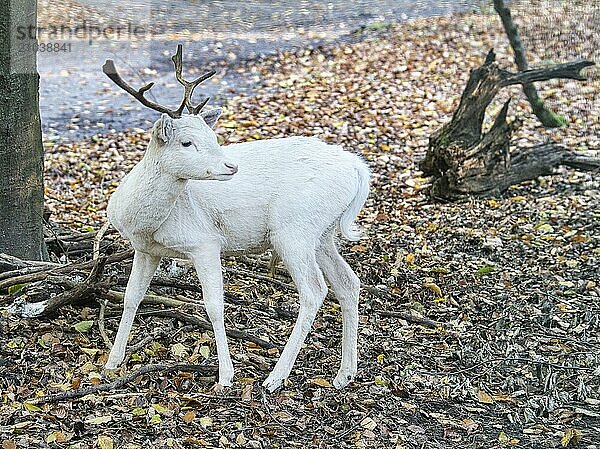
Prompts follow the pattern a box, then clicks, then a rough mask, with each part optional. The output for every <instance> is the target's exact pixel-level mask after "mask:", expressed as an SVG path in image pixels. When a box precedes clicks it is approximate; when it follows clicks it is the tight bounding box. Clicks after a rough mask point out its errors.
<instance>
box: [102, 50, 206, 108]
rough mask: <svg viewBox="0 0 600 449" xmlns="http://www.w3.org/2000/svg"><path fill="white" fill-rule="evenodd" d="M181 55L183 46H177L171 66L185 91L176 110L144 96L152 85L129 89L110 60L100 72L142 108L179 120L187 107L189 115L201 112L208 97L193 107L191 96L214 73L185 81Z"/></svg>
mask: <svg viewBox="0 0 600 449" xmlns="http://www.w3.org/2000/svg"><path fill="white" fill-rule="evenodd" d="M182 55H183V45H181V44H179V45H177V53H175V55H174V56H173V57H172V58H171V59H172V60H173V64H174V65H175V77H176V78H177V81H178V82H179V83H180V84H181V85H182V86H183V87H184V89H185V90H184V93H183V100H182V102H181V104H180V105H179V107H178V108H177V109H169V108H166V107H165V106H162V105H160V104H158V103H155V102H154V101H151V100H149V99H147V98H146V97H145V96H144V94H145V93H146V92H148V91H149V90H150V89H152V86H154V83H148V84H146V85H145V86H142V87H140V88H139V89H138V90H136V89H134V88H133V87H131V85H129V84H128V83H127V82H126V81H125V80H124V79H123V78H121V75H119V73H118V72H117V69H116V67H115V63H114V61H113V60H112V59H107V60H106V62H105V63H104V65H103V66H102V71H103V72H104V73H105V74H106V76H108V77H109V78H110V79H111V80H112V82H113V83H115V84H116V85H117V86H119V87H120V88H121V89H123V90H124V91H125V92H127V93H128V94H130V95H131V96H132V97H134V98H135V99H136V100H138V101H139V102H140V103H142V104H143V105H144V106H146V107H149V108H150V109H154V110H155V111H158V112H162V113H164V114H168V115H169V116H170V117H172V118H179V117H181V114H182V113H183V110H184V108H186V107H187V110H188V112H189V113H190V114H194V115H196V114H198V113H199V112H200V111H201V110H202V108H203V107H204V106H206V103H208V100H210V97H206V98H205V99H204V100H203V101H202V102H201V103H200V104H198V105H197V106H193V105H192V96H193V94H194V89H195V88H196V87H198V85H199V84H200V83H202V82H203V81H206V80H207V79H208V78H210V77H211V76H213V75H214V74H215V73H216V72H215V71H214V70H211V71H210V72H207V73H205V74H204V75H202V76H201V77H199V78H197V79H196V80H194V81H186V80H185V79H183V75H182V69H183V62H182V59H183V58H182Z"/></svg>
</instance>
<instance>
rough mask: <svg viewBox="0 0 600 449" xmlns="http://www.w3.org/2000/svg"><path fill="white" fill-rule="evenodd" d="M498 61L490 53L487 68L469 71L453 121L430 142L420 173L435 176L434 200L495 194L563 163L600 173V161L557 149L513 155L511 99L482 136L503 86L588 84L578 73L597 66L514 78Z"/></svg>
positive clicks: (542, 147) (520, 151)
mask: <svg viewBox="0 0 600 449" xmlns="http://www.w3.org/2000/svg"><path fill="white" fill-rule="evenodd" d="M495 59H496V55H495V54H494V52H493V51H490V52H489V53H488V55H487V58H486V60H485V63H484V64H483V65H482V66H481V67H479V68H478V69H475V70H472V71H471V76H470V77H469V81H468V82H467V86H466V87H465V90H464V92H463V94H462V97H461V99H460V103H459V105H458V108H457V110H456V112H455V113H454V115H453V117H452V120H451V121H450V123H448V124H446V125H444V126H443V127H442V128H441V129H439V130H438V131H436V132H435V133H434V134H432V135H431V136H430V138H429V149H428V151H427V154H426V156H425V159H424V160H423V161H422V162H421V169H422V170H423V172H424V173H425V174H426V175H432V176H433V177H434V179H433V183H432V187H431V190H430V194H431V196H432V197H434V198H437V199H444V200H452V199H456V198H459V197H462V196H464V195H474V196H487V195H494V194H497V193H500V192H502V191H504V190H506V189H507V188H508V187H509V186H511V185H513V184H517V183H519V182H522V181H524V180H527V179H535V178H537V177H538V176H541V175H547V174H551V173H552V170H553V169H554V168H555V167H557V166H558V165H561V164H564V165H569V166H572V167H576V168H580V169H598V168H600V159H596V158H591V157H585V156H581V155H578V154H576V153H573V152H571V151H569V150H567V149H566V148H563V147H561V146H559V145H555V144H545V145H540V146H537V147H532V148H517V149H515V150H513V151H511V150H510V139H511V136H512V133H513V131H514V130H515V129H516V128H517V127H518V126H519V125H520V121H519V120H514V121H513V122H512V123H510V124H509V123H508V122H507V121H506V116H507V113H508V107H509V104H510V100H509V101H507V102H506V103H505V104H504V107H503V108H502V110H501V111H500V113H499V114H498V116H497V117H496V119H495V121H494V124H493V126H492V127H491V129H490V130H489V132H488V133H486V134H483V133H482V126H483V121H484V118H485V111H486V109H487V107H488V106H489V104H490V103H491V102H492V100H493V99H494V97H495V96H496V94H497V93H498V92H499V91H500V89H502V88H503V87H506V86H511V85H514V84H527V83H532V82H535V81H546V80H550V79H554V78H569V79H575V80H585V77H584V76H583V75H581V73H580V71H581V70H582V69H583V68H585V67H588V66H591V65H594V63H593V62H590V61H578V62H569V63H566V64H557V65H554V66H550V67H547V68H543V69H537V70H526V71H523V72H518V73H511V72H508V71H506V70H502V69H500V68H499V67H498V65H497V64H496V62H495Z"/></svg>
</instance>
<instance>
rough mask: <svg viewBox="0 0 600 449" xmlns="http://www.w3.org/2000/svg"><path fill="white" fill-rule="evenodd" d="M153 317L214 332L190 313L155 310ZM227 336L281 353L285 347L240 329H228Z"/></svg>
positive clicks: (200, 319)
mask: <svg viewBox="0 0 600 449" xmlns="http://www.w3.org/2000/svg"><path fill="white" fill-rule="evenodd" d="M151 313H152V315H157V316H164V317H167V318H176V319H178V320H179V321H183V322H184V323H190V324H194V325H196V326H198V327H200V328H201V329H204V330H207V331H212V330H213V328H212V324H210V323H209V322H208V321H205V320H203V319H202V318H200V317H197V316H195V315H190V314H188V313H185V312H182V311H179V310H153V311H152V312H151ZM226 333H227V336H228V337H231V338H235V339H238V340H245V341H249V342H252V343H254V344H256V345H258V346H260V347H261V348H265V349H272V348H277V349H279V351H282V350H283V347H281V346H278V345H276V344H274V343H271V342H270V341H267V340H263V339H262V338H260V337H255V336H254V335H251V334H248V333H247V332H244V331H241V330H238V329H228V330H227V331H226Z"/></svg>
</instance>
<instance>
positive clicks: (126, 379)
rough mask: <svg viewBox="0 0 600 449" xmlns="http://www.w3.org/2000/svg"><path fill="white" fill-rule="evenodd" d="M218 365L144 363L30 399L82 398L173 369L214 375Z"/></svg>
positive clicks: (68, 399)
mask: <svg viewBox="0 0 600 449" xmlns="http://www.w3.org/2000/svg"><path fill="white" fill-rule="evenodd" d="M218 370H219V369H218V367H216V366H214V365H189V364H176V365H146V366H142V367H141V368H138V369H137V370H135V371H133V372H131V373H129V374H126V375H125V376H122V377H119V378H118V379H116V380H114V381H112V382H109V383H107V384H99V385H93V386H91V387H87V388H80V389H79V390H72V391H65V392H64V393H58V394H54V395H50V396H43V397H41V398H37V399H34V400H33V401H31V403H33V404H51V403H56V402H62V401H70V400H73V399H78V398H82V397H84V396H87V395H88V394H95V393H101V392H103V391H114V390H118V389H119V388H122V387H124V386H125V385H127V384H128V383H130V382H132V381H133V380H135V379H136V378H137V377H139V376H142V375H144V374H149V373H163V374H166V373H170V372H173V371H183V372H188V373H202V374H204V375H214V374H215V373H217V372H218Z"/></svg>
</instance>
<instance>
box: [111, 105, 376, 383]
mask: <svg viewBox="0 0 600 449" xmlns="http://www.w3.org/2000/svg"><path fill="white" fill-rule="evenodd" d="M209 114H211V116H210V117H211V120H210V122H211V124H214V122H215V121H216V118H215V117H214V115H215V113H214V111H212V112H211V113H209ZM217 117H218V114H217ZM190 141H191V142H192V143H193V144H192V145H191V146H190V147H187V148H186V147H183V146H182V143H183V142H190ZM236 166H237V167H239V171H238V172H237V173H235V171H236V169H237V167H236ZM369 177H370V174H369V170H368V168H367V166H366V164H365V163H364V162H363V161H362V159H361V158H360V157H358V156H356V155H353V154H351V153H348V152H346V151H344V150H342V148H341V147H339V146H334V145H327V144H325V143H323V142H321V141H319V140H318V139H315V138H307V137H291V138H287V139H272V140H262V141H255V142H248V143H242V144H236V145H230V146H227V147H224V148H221V147H219V145H218V144H217V139H216V136H215V133H214V132H213V130H212V129H211V128H210V127H209V126H208V125H207V124H206V122H205V121H204V120H203V119H201V118H199V117H196V116H183V117H182V118H179V119H171V118H169V117H168V116H163V117H162V118H161V119H160V120H159V121H158V122H157V123H156V124H155V126H154V130H153V136H152V139H151V141H150V144H149V145H148V149H147V151H146V154H145V155H144V158H143V159H142V160H141V161H140V162H139V163H138V164H137V165H136V166H135V167H134V168H133V170H132V171H131V173H129V174H128V175H127V176H126V177H125V178H124V180H123V181H122V183H121V185H120V186H119V187H118V188H117V190H116V191H115V193H114V194H113V195H112V197H111V198H110V201H109V204H108V217H109V220H110V222H111V223H112V224H113V225H114V226H115V228H117V229H118V230H119V232H120V233H121V234H122V235H123V236H124V237H126V238H128V239H129V240H131V243H132V245H133V247H134V249H135V257H134V264H133V269H132V273H131V276H130V278H129V282H128V284H127V289H126V291H125V309H124V313H123V317H122V319H121V323H120V325H119V330H118V333H117V336H116V339H115V344H114V346H113V348H112V351H111V353H110V355H109V358H108V362H107V364H106V367H107V368H109V369H112V368H116V367H117V366H118V365H119V364H120V363H121V362H122V361H123V359H124V356H125V346H126V343H127V339H128V335H129V332H130V330H131V325H132V322H133V319H134V316H135V313H136V310H137V307H138V305H139V303H140V301H141V299H142V297H143V295H144V293H145V291H146V289H147V288H148V285H149V283H150V280H151V279H152V276H153V274H154V271H155V270H156V267H157V265H158V263H159V262H160V259H161V257H177V258H183V259H189V260H191V261H192V262H193V263H194V265H195V268H196V271H197V274H198V277H199V278H200V282H201V284H202V291H203V297H204V302H205V304H206V312H207V314H208V316H209V318H210V320H211V322H212V325H213V329H214V334H215V340H216V346H217V354H218V358H219V383H220V384H222V385H230V384H231V382H232V379H233V365H232V362H231V358H230V355H229V349H228V346H227V338H226V336H225V326H224V319H223V279H222V273H221V261H220V256H221V254H222V253H247V252H262V251H264V250H266V249H269V248H271V249H272V250H273V251H274V252H276V254H277V255H278V256H279V257H280V258H281V260H282V261H283V263H284V264H285V266H286V268H287V269H288V271H289V272H290V275H291V276H292V278H293V280H294V282H295V283H296V286H297V287H298V292H299V296H300V310H299V314H298V319H297V321H296V324H295V326H294V328H293V330H292V334H291V336H290V338H289V340H288V342H287V344H286V345H285V348H284V350H283V352H282V354H281V357H280V358H279V361H278V362H277V364H276V365H275V368H274V369H273V372H272V373H271V374H270V376H269V377H268V379H267V380H266V381H265V382H264V384H263V385H264V386H265V387H266V388H267V389H269V390H270V391H274V390H275V389H277V388H278V387H279V386H280V385H281V384H282V383H283V381H284V380H285V379H286V378H287V377H288V375H289V374H290V372H291V369H292V366H293V364H294V361H295V360H296V357H297V355H298V352H299V351H300V347H301V345H302V343H303V342H304V340H305V338H306V335H307V334H308V332H309V330H310V328H311V326H312V323H313V321H314V318H315V315H316V313H317V311H318V310H319V308H320V306H321V304H322V302H323V299H324V298H325V295H326V292H327V286H326V284H325V279H326V280H327V281H328V282H329V283H330V285H331V287H332V289H333V291H334V292H335V294H336V296H337V298H338V299H339V301H340V304H341V310H342V321H343V338H342V363H341V367H340V369H339V372H338V375H337V377H336V378H335V380H334V385H335V386H336V387H338V388H341V387H343V386H345V385H346V384H347V383H348V382H349V381H350V380H351V379H352V378H353V377H354V375H355V373H356V364H357V326H358V294H359V288H360V282H359V279H358V277H357V276H356V275H355V274H354V272H353V271H352V269H351V268H350V267H349V266H348V264H347V263H346V262H345V261H344V259H343V258H342V257H341V256H340V254H339V252H338V251H337V249H336V245H335V241H334V235H335V233H336V229H339V230H340V231H341V232H342V234H343V235H344V236H345V237H346V238H349V239H357V238H359V237H360V234H359V233H357V232H356V231H354V230H353V229H352V225H353V221H354V218H355V217H356V215H357V214H358V212H359V211H360V209H361V208H362V206H363V204H364V202H365V200H366V198H367V195H368V193H369ZM223 180H227V182H221V181H223Z"/></svg>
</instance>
